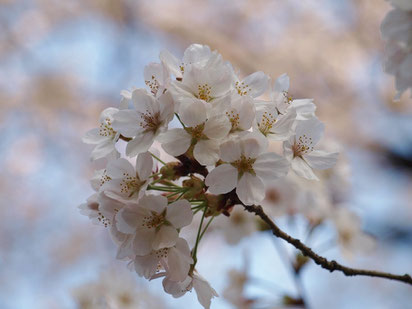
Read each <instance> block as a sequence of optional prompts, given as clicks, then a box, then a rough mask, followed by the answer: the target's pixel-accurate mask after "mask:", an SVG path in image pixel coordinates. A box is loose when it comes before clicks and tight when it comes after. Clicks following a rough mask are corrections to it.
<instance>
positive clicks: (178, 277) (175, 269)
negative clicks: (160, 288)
mask: <svg viewBox="0 0 412 309" xmlns="http://www.w3.org/2000/svg"><path fill="white" fill-rule="evenodd" d="M167 266H168V277H169V278H170V280H173V281H183V280H185V278H186V277H187V275H188V273H189V270H190V263H188V262H187V260H185V259H183V258H182V256H181V255H180V253H179V251H178V250H177V249H176V248H170V251H169V254H168V256H167Z"/></svg>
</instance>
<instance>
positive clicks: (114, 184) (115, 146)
mask: <svg viewBox="0 0 412 309" xmlns="http://www.w3.org/2000/svg"><path fill="white" fill-rule="evenodd" d="M159 58H160V61H159V63H150V64H148V65H147V66H146V67H145V69H144V79H145V84H146V88H135V89H131V90H130V91H129V90H127V91H126V90H125V91H122V92H121V95H122V100H121V103H120V106H119V107H118V108H113V107H110V108H107V109H105V110H104V111H103V112H102V113H101V116H100V120H99V127H98V128H95V129H92V130H90V131H89V132H87V133H86V135H85V137H84V139H83V140H84V142H85V143H88V144H93V145H95V146H94V149H93V151H92V154H91V158H92V160H100V159H103V158H104V159H105V162H106V165H105V168H104V169H101V170H97V171H96V172H95V175H94V176H93V178H92V180H91V184H92V187H93V189H94V190H95V193H94V194H93V195H92V196H90V197H89V199H88V200H87V202H86V203H84V204H82V205H81V206H80V209H81V212H82V213H83V214H85V215H87V216H88V217H89V218H90V219H91V220H92V221H94V222H96V223H98V224H102V225H103V226H105V227H107V228H108V229H109V231H110V234H111V236H112V238H113V240H114V242H115V243H116V244H117V246H118V252H117V258H119V259H122V260H126V261H128V265H129V266H130V267H131V268H132V269H134V270H135V271H136V273H137V274H138V275H140V276H142V277H145V278H147V279H149V280H152V279H155V278H163V287H164V290H165V292H167V293H169V294H171V295H173V296H174V297H180V296H182V295H184V294H185V293H186V292H187V291H190V290H192V289H194V290H195V291H196V293H197V297H198V300H199V302H200V304H201V305H202V306H203V307H204V308H209V307H210V304H211V299H212V298H213V297H215V296H217V293H216V291H215V290H214V289H213V288H212V287H211V286H210V284H209V283H208V282H207V281H206V280H205V279H204V278H203V277H202V276H201V275H199V274H198V272H197V270H196V263H197V260H198V257H197V252H198V245H199V243H200V241H201V239H202V237H203V235H204V234H205V232H206V230H207V229H208V227H209V226H210V224H211V222H212V220H213V219H214V218H215V217H221V218H223V219H224V218H227V216H230V215H231V213H232V212H234V211H235V210H234V209H235V207H234V206H235V205H254V204H259V203H261V202H262V201H264V200H265V198H266V197H267V189H268V186H269V184H271V183H273V181H276V180H278V181H282V179H283V178H284V177H285V176H286V175H287V174H288V173H289V174H294V175H296V177H300V178H304V179H307V180H319V178H318V176H317V175H316V173H315V171H316V170H325V169H329V168H331V167H332V166H333V165H334V164H335V163H336V161H337V156H338V154H337V153H336V152H327V151H325V150H320V149H318V147H317V146H318V143H319V142H320V140H321V138H322V135H323V132H324V125H323V123H322V122H321V121H320V120H319V119H318V118H317V117H316V115H315V110H316V106H315V104H314V101H313V100H312V99H295V98H293V97H292V95H291V94H290V93H289V77H288V76H287V75H286V74H283V75H281V76H280V77H278V78H277V79H276V80H275V81H274V82H273V84H272V83H271V79H270V77H269V76H267V75H265V74H264V73H263V72H255V73H253V74H251V75H248V76H246V77H244V78H241V77H240V76H239V74H238V73H237V72H236V71H235V70H234V69H233V67H232V65H231V64H230V63H229V62H227V61H225V60H223V58H222V56H221V55H220V54H219V53H218V52H217V51H212V50H211V49H210V48H209V47H208V46H205V45H199V44H194V45H191V46H189V47H188V48H187V49H186V50H185V52H184V55H183V57H182V58H181V59H178V58H176V57H175V56H174V55H172V54H171V53H169V52H168V51H163V52H161V53H160V57H159ZM271 84H272V85H271ZM275 144H278V146H279V148H280V149H281V148H283V152H282V154H278V153H275V152H273V151H271V149H274V147H275V146H276V145H275ZM238 208H239V209H238ZM236 209H237V210H240V207H237V208H236ZM197 214H199V215H198V216H196V215H197ZM221 214H223V216H220V215H221ZM199 216H200V219H196V220H194V218H198V217H199ZM206 221H207V222H206ZM193 224H196V226H197V228H196V229H195V230H196V231H197V232H196V236H195V241H194V244H193V245H191V246H190V245H189V242H188V241H187V240H186V239H185V238H184V237H183V236H182V235H183V234H182V232H181V231H182V229H183V228H187V227H189V226H193Z"/></svg>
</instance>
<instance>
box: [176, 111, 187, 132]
mask: <svg viewBox="0 0 412 309" xmlns="http://www.w3.org/2000/svg"><path fill="white" fill-rule="evenodd" d="M175 115H176V118H177V120H179V122H180V124H181V125H182V127H183V129H185V128H186V126H185V124H184V123H183V122H182V120H180V117H179V115H178V114H177V113H175Z"/></svg>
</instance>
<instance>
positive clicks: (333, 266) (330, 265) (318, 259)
mask: <svg viewBox="0 0 412 309" xmlns="http://www.w3.org/2000/svg"><path fill="white" fill-rule="evenodd" d="M243 207H244V208H245V209H246V210H247V211H248V212H251V213H254V214H255V215H256V216H258V217H260V218H261V219H262V220H263V221H264V222H265V223H266V224H267V225H268V226H269V227H270V229H271V230H272V233H273V234H274V235H275V236H277V237H279V238H282V239H283V240H285V241H287V242H288V243H290V244H291V245H293V246H294V247H295V248H296V249H299V250H300V251H302V254H303V255H305V256H307V257H310V258H311V259H312V260H313V261H314V262H315V263H316V264H318V265H320V266H321V267H322V268H325V269H327V270H329V271H330V272H333V271H335V270H336V271H341V272H343V273H344V274H345V275H346V276H369V277H379V278H386V279H390V280H396V281H400V282H404V283H407V284H410V285H412V277H411V276H410V275H409V274H405V275H394V274H391V273H385V272H381V271H375V270H364V269H356V268H350V267H346V266H343V265H341V264H339V263H338V262H336V261H335V260H332V261H329V260H327V259H326V258H324V257H322V256H320V255H318V254H316V253H315V252H313V250H312V249H311V248H309V247H307V246H306V245H305V244H303V243H302V242H301V241H300V240H299V239H296V238H293V237H292V236H290V235H288V234H286V233H285V232H283V231H282V230H281V229H280V228H279V227H278V226H277V225H276V224H275V223H274V222H273V221H272V220H271V219H270V218H269V217H268V216H267V215H266V214H265V212H264V211H263V209H262V207H261V206H256V205H252V206H247V205H243Z"/></svg>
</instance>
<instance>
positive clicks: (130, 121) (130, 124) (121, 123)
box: [113, 109, 141, 137]
mask: <svg viewBox="0 0 412 309" xmlns="http://www.w3.org/2000/svg"><path fill="white" fill-rule="evenodd" d="M140 121H141V119H140V116H139V114H138V113H137V112H136V111H135V110H129V109H124V110H121V111H119V112H118V113H117V114H116V115H114V120H113V129H114V130H115V131H117V132H119V133H121V134H122V135H123V136H126V137H134V136H135V135H136V134H137V132H138V131H141V127H140V125H139V123H140Z"/></svg>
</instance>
